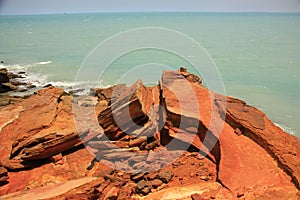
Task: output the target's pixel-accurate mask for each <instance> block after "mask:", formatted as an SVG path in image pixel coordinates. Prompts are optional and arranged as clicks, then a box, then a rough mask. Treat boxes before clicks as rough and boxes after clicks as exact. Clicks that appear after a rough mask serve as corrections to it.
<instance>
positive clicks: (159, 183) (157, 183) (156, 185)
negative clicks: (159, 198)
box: [150, 179, 163, 188]
mask: <svg viewBox="0 0 300 200" xmlns="http://www.w3.org/2000/svg"><path fill="white" fill-rule="evenodd" d="M150 184H151V185H152V187H153V188H158V187H159V186H161V185H162V184H163V182H162V181H161V180H159V179H154V180H153V181H151V182H150Z"/></svg>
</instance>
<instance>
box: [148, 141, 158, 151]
mask: <svg viewBox="0 0 300 200" xmlns="http://www.w3.org/2000/svg"><path fill="white" fill-rule="evenodd" d="M159 143H160V142H159V140H156V141H154V142H151V143H149V144H147V145H146V146H145V149H146V150H148V151H149V150H153V149H154V148H155V147H158V146H159Z"/></svg>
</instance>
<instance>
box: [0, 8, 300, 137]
mask: <svg viewBox="0 0 300 200" xmlns="http://www.w3.org/2000/svg"><path fill="white" fill-rule="evenodd" d="M139 27H162V28H167V29H172V30H176V31H179V32H181V33H184V34H186V35H188V36H189V37H191V38H193V39H194V40H196V41H197V42H199V43H200V44H201V45H202V46H203V47H204V48H205V49H206V50H207V52H208V53H209V54H210V56H211V57H212V59H213V60H214V62H215V63H216V65H217V67H218V69H219V71H220V74H221V76H222V78H223V81H224V86H225V89H226V94H227V95H230V96H234V97H237V98H240V99H243V100H245V101H246V102H247V103H248V104H250V105H253V106H256V107H258V108H259V109H261V110H263V111H264V112H265V113H266V114H267V115H268V116H269V117H270V118H271V119H272V120H273V121H274V122H275V123H277V124H279V125H280V126H281V127H283V128H284V129H285V130H286V131H288V132H290V133H292V134H295V135H297V136H298V137H300V123H299V119H300V14H272V13H269V14H266V13H106V14H61V15H35V16H0V60H3V61H5V64H3V65H2V67H8V68H10V69H12V70H16V71H18V70H25V71H27V73H28V75H29V76H28V81H33V82H34V83H35V84H37V85H38V84H40V85H43V84H46V83H49V82H50V83H52V84H53V85H57V86H61V87H65V88H67V87H71V86H73V87H74V86H78V87H79V86H80V85H78V84H79V83H75V79H76V78H75V77H76V73H77V72H78V69H79V67H80V66H81V64H82V62H83V61H84V59H85V58H86V56H87V55H88V54H89V52H90V51H91V50H92V49H93V48H95V47H96V46H97V45H98V44H99V43H101V42H102V41H104V40H105V39H107V38H109V37H110V36H112V35H115V34H118V33H122V32H124V31H127V30H130V29H134V28H139ZM167 39H168V38H166V41H167ZM170 42H174V45H175V46H176V45H177V47H178V46H179V47H180V45H181V44H176V41H170ZM182 48H184V46H182ZM109 52H110V49H109V48H108V49H107V53H109ZM191 56H193V55H191ZM146 63H160V64H162V65H165V66H170V67H174V68H178V67H180V66H186V67H188V68H189V69H190V70H191V71H193V67H192V66H190V64H189V63H187V62H186V61H185V60H183V59H181V58H180V57H178V56H174V55H172V54H170V53H168V52H163V51H158V50H153V49H152V50H151V49H144V50H140V51H134V52H131V53H130V54H128V55H125V56H122V57H120V58H119V59H117V60H116V61H115V62H113V63H112V64H111V65H110V68H109V70H108V71H107V72H106V74H105V76H104V78H103V80H101V82H98V83H97V84H98V85H99V86H108V85H112V84H114V83H116V81H117V80H119V78H120V77H121V76H122V74H124V73H126V72H127V71H129V70H131V69H132V68H134V67H135V66H140V65H143V64H146ZM160 74H161V72H160V71H159V70H151V68H149V71H147V73H143V75H142V74H141V73H136V74H135V75H134V77H132V78H133V79H138V78H142V79H144V78H145V77H151V80H158V79H159V78H160ZM128 83H130V81H129V80H128ZM82 84H87V83H81V86H82ZM89 84H91V85H93V84H95V83H89Z"/></svg>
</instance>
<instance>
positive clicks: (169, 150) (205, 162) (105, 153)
mask: <svg viewBox="0 0 300 200" xmlns="http://www.w3.org/2000/svg"><path fill="white" fill-rule="evenodd" d="M7 74H8V73H7V71H5V70H1V71H0V82H1V88H2V89H3V88H4V89H5V88H6V86H7V84H6V83H7V82H9V80H10V78H9V77H8V75H7ZM5 98H6V99H5ZM0 99H1V101H0V102H4V103H3V104H2V105H1V106H0V115H1V118H0V136H1V138H2V139H1V140H0V199H22V200H23V199H103V200H104V199H149V200H150V199H170V200H171V199H194V200H195V199H247V200H248V199H255V200H256V199H275V200H276V199H278V200H279V199H280V200H281V199H300V192H299V189H300V185H299V183H300V157H299V155H300V140H299V139H298V138H296V137H295V136H293V135H290V134H288V133H285V132H284V131H283V130H281V129H280V128H279V127H277V126H276V125H274V123H272V122H271V121H270V120H269V119H268V118H267V116H266V115H265V114H264V113H263V112H261V111H260V110H258V109H256V108H254V107H252V106H249V105H247V104H246V103H245V102H244V101H241V100H238V99H235V98H233V97H226V96H222V95H220V94H215V93H214V92H213V91H210V90H208V89H207V88H206V87H205V86H204V85H202V81H201V78H199V77H197V76H196V75H193V74H190V73H189V72H187V71H186V70H185V69H180V70H178V71H164V72H163V74H162V78H161V80H160V81H159V84H158V85H156V86H152V87H147V86H145V85H143V83H142V81H140V80H139V81H137V82H136V83H135V84H133V85H132V86H129V87H128V86H126V85H124V84H120V85H116V86H113V87H110V88H95V89H92V90H91V93H90V94H89V95H86V96H76V95H72V94H70V93H66V92H65V91H63V90H62V89H60V88H55V87H52V86H49V87H45V88H43V89H42V90H39V91H37V92H35V93H34V94H33V95H30V96H26V97H24V98H17V99H16V98H13V97H8V96H2V97H0ZM7 99H8V100H7ZM5 102H6V103H5Z"/></svg>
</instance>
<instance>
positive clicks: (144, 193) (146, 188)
mask: <svg viewBox="0 0 300 200" xmlns="http://www.w3.org/2000/svg"><path fill="white" fill-rule="evenodd" d="M150 192H151V188H150V187H145V188H144V189H142V190H141V191H140V193H141V194H143V195H147V194H149V193H150Z"/></svg>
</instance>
